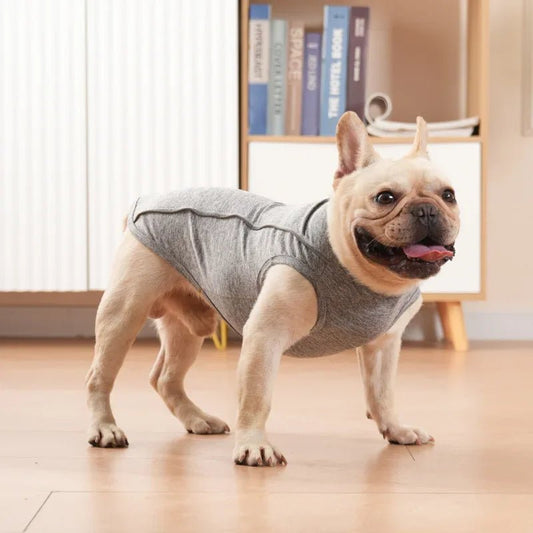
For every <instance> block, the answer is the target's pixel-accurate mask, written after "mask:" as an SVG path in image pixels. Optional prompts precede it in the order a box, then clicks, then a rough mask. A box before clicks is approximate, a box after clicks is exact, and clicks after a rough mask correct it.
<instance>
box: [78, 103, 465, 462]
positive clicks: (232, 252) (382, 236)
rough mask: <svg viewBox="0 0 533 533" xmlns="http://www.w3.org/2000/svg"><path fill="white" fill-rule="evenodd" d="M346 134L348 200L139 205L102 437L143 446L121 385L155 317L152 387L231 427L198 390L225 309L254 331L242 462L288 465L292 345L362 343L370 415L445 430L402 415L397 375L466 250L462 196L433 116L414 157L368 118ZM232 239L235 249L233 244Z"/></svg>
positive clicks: (341, 171)
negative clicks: (132, 436) (377, 146)
mask: <svg viewBox="0 0 533 533" xmlns="http://www.w3.org/2000/svg"><path fill="white" fill-rule="evenodd" d="M336 141H337V148H338V158H339V159H338V168H337V171H336V172H335V174H334V178H333V192H332V196H331V198H330V199H329V200H326V201H323V202H319V203H317V204H316V205H313V206H310V207H309V208H299V207H295V206H284V205H283V204H278V203H274V202H269V201H267V200H265V199H261V198H259V197H255V196H254V195H250V193H246V192H242V191H238V192H237V191H235V192H229V190H228V192H227V193H226V192H224V191H216V193H213V194H211V193H210V192H209V191H205V190H200V191H197V192H194V191H193V192H192V193H188V194H185V195H181V196H180V193H178V194H177V195H176V196H171V197H165V199H163V200H157V201H156V202H155V203H154V204H153V205H152V204H150V203H149V202H148V204H146V207H144V208H143V207H142V200H141V203H140V204H136V206H135V207H134V209H133V210H132V212H131V213H130V216H129V218H128V227H127V228H125V231H124V236H123V240H122V242H121V244H120V246H119V248H118V251H117V254H116V258H115V261H114V265H113V268H112V273H111V278H110V283H109V287H108V288H107V290H106V291H105V293H104V295H103V297H102V300H101V303H100V305H99V308H98V312H97V317H96V345H95V356H94V360H93V363H92V365H91V368H90V370H89V373H88V376H87V391H88V407H89V411H90V418H91V422H90V429H89V442H90V444H92V445H93V446H99V447H124V446H128V440H127V438H126V435H125V434H124V432H123V431H122V430H121V429H120V428H119V427H118V426H117V425H116V422H115V418H114V416H113V413H112V410H111V406H110V393H111V389H112V387H113V384H114V381H115V378H116V376H117V374H118V371H119V369H120V367H121V365H122V363H123V361H124V358H125V356H126V353H127V351H128V349H129V348H130V346H131V344H132V343H133V341H134V339H135V337H136V335H137V333H138V331H139V330H140V328H141V327H142V325H143V324H144V322H145V320H146V319H147V318H148V317H150V318H152V319H154V320H155V322H156V325H157V329H158V332H159V336H160V339H161V349H160V352H159V355H158V357H157V359H156V361H155V364H154V367H153V369H152V372H151V375H150V383H151V384H152V386H153V387H154V388H155V390H156V391H157V392H158V393H159V394H160V395H161V397H162V398H163V400H164V401H165V403H166V404H167V406H168V408H169V409H170V410H171V412H172V413H173V414H174V415H175V416H176V417H177V418H178V419H179V420H180V421H181V422H182V423H183V425H184V426H185V428H186V429H187V430H188V431H189V432H191V433H199V434H217V433H225V432H229V427H228V425H227V424H226V423H225V422H224V421H222V420H220V419H219V418H216V417H214V416H211V415H209V414H207V413H205V412H204V411H202V410H201V409H200V408H199V407H198V406H196V405H195V404H194V403H193V402H192V401H191V400H190V399H189V397H188V395H187V394H186V392H185V390H184V385H183V382H184V377H185V374H186V373H187V371H188V370H189V368H190V367H191V365H192V364H193V363H194V361H195V358H196V356H197V354H198V352H199V350H200V348H201V346H202V342H203V340H204V338H205V337H206V336H208V335H211V334H212V333H213V332H214V330H215V328H216V325H217V322H218V320H219V313H220V315H222V316H223V317H224V318H225V319H228V317H229V320H228V321H229V323H230V325H232V326H233V327H234V328H235V329H236V330H237V331H240V330H242V335H243V340H242V349H241V355H240V359H239V363H238V371H237V374H238V391H239V392H238V418H237V423H236V432H235V448H234V452H233V460H234V462H235V463H237V464H241V465H249V466H275V465H284V464H286V459H285V457H284V455H283V454H282V453H281V451H280V450H279V449H277V448H276V447H275V446H274V445H273V444H272V443H271V442H270V441H269V439H268V437H267V434H266V431H265V425H266V421H267V417H268V414H269V411H270V404H271V396H272V389H273V384H274V379H275V376H276V373H277V370H278V366H279V362H280V358H281V356H282V354H289V355H297V356H306V355H312V356H317V355H324V354H328V353H331V352H334V351H339V350H340V349H345V348H352V349H355V350H356V351H357V353H358V356H359V362H360V368H361V374H362V377H363V381H364V388H365V395H366V402H367V416H368V417H369V418H371V419H373V420H374V421H375V423H376V424H377V427H378V430H379V432H380V433H381V434H382V435H383V437H384V438H387V439H388V440H389V441H390V442H391V443H400V444H420V445H421V444H426V443H428V442H430V441H432V440H433V438H432V437H431V436H430V435H429V434H428V433H427V432H426V431H424V430H423V429H420V428H417V427H411V426H406V425H403V424H402V423H400V421H399V418H398V415H397V412H396V408H395V404H394V394H393V393H394V391H393V382H394V377H395V373H396V368H397V361H398V357H399V353H400V345H401V337H402V333H403V331H404V329H405V327H406V325H407V324H408V322H409V321H410V320H411V318H412V317H413V316H414V315H415V314H416V313H417V311H418V310H419V308H420V306H421V303H422V298H421V296H420V292H419V290H418V284H419V283H420V281H421V280H424V279H426V278H428V277H430V276H433V275H435V274H437V273H438V272H439V270H440V268H441V266H442V265H443V264H444V263H445V262H446V261H448V260H450V259H452V258H453V256H454V253H455V250H454V242H455V239H456V237H457V234H458V231H459V210H458V206H457V202H456V199H455V194H454V191H453V188H452V187H451V186H450V184H449V182H448V180H447V179H446V178H445V177H444V176H443V175H442V174H441V173H440V172H439V171H438V170H437V169H436V168H435V167H434V165H433V164H432V162H431V161H430V159H429V156H428V151H427V128H426V124H425V122H424V120H423V119H422V118H420V117H418V118H417V132H416V136H415V139H414V143H413V146H412V148H411V150H410V152H409V153H408V154H406V156H405V157H403V158H402V159H400V160H397V161H392V160H384V159H381V158H380V157H379V155H378V154H377V153H376V151H375V150H374V148H373V146H372V143H371V140H370V138H369V136H368V134H367V132H366V128H365V126H364V124H363V123H362V122H361V120H360V119H359V118H358V116H357V115H356V114H355V113H353V112H346V113H345V114H344V115H343V116H342V117H341V119H340V120H339V123H338V126H337V133H336ZM235 195H238V196H235ZM232 202H233V203H232ZM205 204H209V205H205ZM139 206H140V207H139ZM154 206H155V207H154ZM298 209H299V210H298ZM173 217H178V218H173ZM182 229H183V231H181V230H182ZM220 235H225V236H226V239H225V242H224V239H220ZM254 239H255V240H254ZM221 240H222V241H223V245H224V246H226V247H228V248H227V249H228V252H227V253H222V249H219V248H217V246H218V242H220V241H221ZM171 241H172V242H171ZM171 244H176V246H175V247H174V248H173V249H172V250H170V248H169V247H170V245H171ZM198 250H200V252H199V251H198ZM239 254H241V255H239ZM242 254H248V255H245V256H243V255H242ZM210 255H211V256H213V255H214V256H215V257H214V258H210V257H209V256H210ZM222 256H225V257H222ZM256 265H257V266H256ZM259 267H261V268H259ZM250 280H251V281H250ZM256 281H257V284H256V283H255V282H256ZM330 293H331V294H330ZM354 295H355V296H354ZM217 298H218V299H217ZM235 301H236V302H237V304H236V303H235ZM352 324H354V326H353V327H352Z"/></svg>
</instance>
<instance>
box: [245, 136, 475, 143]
mask: <svg viewBox="0 0 533 533" xmlns="http://www.w3.org/2000/svg"><path fill="white" fill-rule="evenodd" d="M371 139H372V142H373V143H374V144H408V143H411V142H413V137H371ZM247 141H248V142H265V143H266V142H271V143H274V142H278V143H309V144H314V143H326V144H327V143H335V137H324V136H312V135H248V136H247ZM429 142H430V143H463V142H470V143H472V142H473V143H478V142H481V137H480V136H479V135H472V136H471V137H431V138H430V140H429Z"/></svg>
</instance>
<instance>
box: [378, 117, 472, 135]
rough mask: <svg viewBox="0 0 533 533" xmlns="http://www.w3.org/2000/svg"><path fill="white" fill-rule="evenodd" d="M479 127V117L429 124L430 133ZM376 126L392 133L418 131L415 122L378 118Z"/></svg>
mask: <svg viewBox="0 0 533 533" xmlns="http://www.w3.org/2000/svg"><path fill="white" fill-rule="evenodd" d="M478 125H479V117H469V118H461V119H458V120H447V121H445V122H428V123H427V129H428V131H441V130H454V129H461V128H474V127H476V126H478ZM374 126H376V127H377V128H379V129H381V130H386V131H390V132H400V131H416V129H417V128H416V123H415V122H394V121H392V120H383V119H379V118H377V119H376V120H375V121H374Z"/></svg>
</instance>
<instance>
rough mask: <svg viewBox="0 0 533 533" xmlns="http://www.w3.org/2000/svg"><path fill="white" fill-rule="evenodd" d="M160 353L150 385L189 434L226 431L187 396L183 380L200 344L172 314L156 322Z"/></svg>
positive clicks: (225, 426)
mask: <svg viewBox="0 0 533 533" xmlns="http://www.w3.org/2000/svg"><path fill="white" fill-rule="evenodd" d="M156 324H157V329H158V332H159V336H160V338H161V350H160V352H159V355H158V357H157V360H156V362H155V364H154V367H153V369H152V372H151V374H150V383H151V385H152V386H153V387H154V389H155V390H156V391H157V392H158V393H159V394H160V395H161V397H162V398H163V400H164V402H165V403H166V405H167V406H168V408H169V409H170V411H171V412H172V413H173V414H174V415H175V416H176V417H177V418H178V419H179V420H180V421H181V422H182V424H183V425H184V426H185V429H186V430H187V431H188V432H189V433H201V434H214V433H225V432H228V431H229V427H228V425H227V424H226V423H225V422H223V421H222V420H220V419H219V418H216V417H214V416H211V415H208V414H207V413H205V412H204V411H202V410H201V409H200V408H199V407H197V406H196V405H195V404H194V403H193V402H192V401H191V400H190V399H189V397H188V396H187V394H186V392H185V389H184V386H183V381H184V378H185V374H186V373H187V371H188V370H189V368H190V367H191V366H192V364H193V363H194V361H195V360H196V356H197V355H198V352H199V351H200V348H201V346H202V343H203V341H204V337H203V336H199V335H196V334H194V333H193V332H191V328H190V326H189V324H187V325H186V324H185V322H184V321H182V320H181V319H180V318H178V317H177V316H176V315H175V314H173V313H167V314H165V315H164V316H163V317H161V318H159V319H157V320H156Z"/></svg>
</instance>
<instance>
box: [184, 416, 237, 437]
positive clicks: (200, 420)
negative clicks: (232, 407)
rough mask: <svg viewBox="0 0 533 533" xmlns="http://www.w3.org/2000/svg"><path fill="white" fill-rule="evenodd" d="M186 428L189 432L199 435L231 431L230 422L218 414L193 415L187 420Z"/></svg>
mask: <svg viewBox="0 0 533 533" xmlns="http://www.w3.org/2000/svg"><path fill="white" fill-rule="evenodd" d="M185 428H186V429H187V431H188V432H189V433H195V434H197V435H217V434H220V433H229V432H230V429H229V426H228V424H226V422H224V421H223V420H220V418H217V417H216V416H210V415H204V416H199V415H193V416H190V417H189V418H188V420H187V421H186V422H185Z"/></svg>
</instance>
